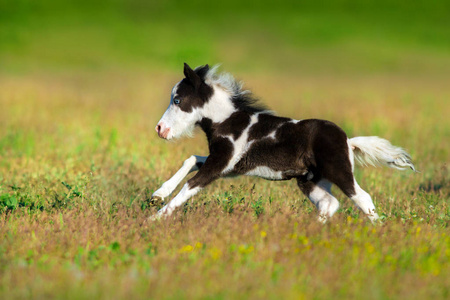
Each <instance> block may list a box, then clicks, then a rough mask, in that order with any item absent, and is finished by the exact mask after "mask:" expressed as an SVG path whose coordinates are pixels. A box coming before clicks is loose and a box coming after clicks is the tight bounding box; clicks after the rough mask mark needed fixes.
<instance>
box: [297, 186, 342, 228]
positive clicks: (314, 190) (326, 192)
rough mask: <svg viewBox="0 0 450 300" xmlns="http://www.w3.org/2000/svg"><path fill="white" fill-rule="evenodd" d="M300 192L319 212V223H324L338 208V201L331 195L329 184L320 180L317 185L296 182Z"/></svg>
mask: <svg viewBox="0 0 450 300" xmlns="http://www.w3.org/2000/svg"><path fill="white" fill-rule="evenodd" d="M297 183H298V186H299V188H300V190H301V191H302V192H303V193H304V194H305V195H306V196H307V197H308V198H309V200H311V202H312V203H313V204H314V205H315V206H316V207H317V210H318V211H319V221H320V222H322V223H325V222H326V221H327V219H328V218H330V217H331V216H333V214H334V213H335V212H336V211H337V209H338V208H339V201H338V200H337V199H336V198H334V197H333V195H332V194H331V182H329V181H328V180H326V179H322V180H320V181H319V182H317V183H314V182H312V181H307V182H303V181H301V180H297Z"/></svg>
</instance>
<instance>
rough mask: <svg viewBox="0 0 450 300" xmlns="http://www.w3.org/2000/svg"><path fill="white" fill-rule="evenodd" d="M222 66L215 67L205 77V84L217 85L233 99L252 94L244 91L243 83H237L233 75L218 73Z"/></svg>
mask: <svg viewBox="0 0 450 300" xmlns="http://www.w3.org/2000/svg"><path fill="white" fill-rule="evenodd" d="M219 67H220V65H215V66H213V67H212V68H211V69H209V70H208V72H207V73H206V75H205V82H206V83H207V84H209V85H215V86H218V87H220V88H222V89H223V90H225V91H226V92H228V93H229V94H230V95H231V97H232V98H238V97H240V96H244V95H246V94H250V91H249V90H244V89H243V85H244V83H243V82H242V81H237V80H236V79H235V78H234V77H233V75H231V74H230V73H226V72H221V73H219V72H218V69H219Z"/></svg>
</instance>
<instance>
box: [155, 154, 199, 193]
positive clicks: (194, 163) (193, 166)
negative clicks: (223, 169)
mask: <svg viewBox="0 0 450 300" xmlns="http://www.w3.org/2000/svg"><path fill="white" fill-rule="evenodd" d="M206 158H207V156H197V155H192V156H191V157H189V158H188V159H186V160H185V161H184V163H183V166H182V167H181V168H180V169H179V170H178V172H176V173H175V175H173V176H172V177H171V178H170V179H169V180H167V181H166V182H164V183H163V184H162V186H161V187H160V188H159V189H158V190H156V191H155V192H154V193H153V195H152V199H151V200H152V201H153V202H162V201H164V198H166V197H168V196H170V194H172V193H173V191H174V190H175V189H176V188H177V186H178V185H179V184H180V182H181V181H182V180H183V179H184V178H185V177H186V176H187V175H188V174H189V173H191V172H194V171H197V170H198V169H200V167H201V166H202V165H203V164H204V163H205V161H206Z"/></svg>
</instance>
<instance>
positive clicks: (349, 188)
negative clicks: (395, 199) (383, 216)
mask: <svg viewBox="0 0 450 300" xmlns="http://www.w3.org/2000/svg"><path fill="white" fill-rule="evenodd" d="M341 175H342V176H340V177H338V178H335V181H334V183H335V184H336V185H337V186H338V187H339V188H340V189H341V190H342V191H343V192H344V194H345V195H346V196H347V197H349V198H350V199H351V200H352V201H353V202H354V203H355V204H356V206H357V207H358V208H359V209H360V210H361V211H362V212H363V213H365V214H366V215H367V217H368V218H369V219H370V221H371V222H372V223H374V222H375V221H376V220H377V219H378V218H379V217H378V214H377V213H376V211H375V205H374V204H373V201H372V198H371V197H370V195H369V194H368V193H366V192H365V191H364V190H363V189H362V188H361V187H360V186H359V185H358V183H357V182H356V179H355V178H354V176H353V174H352V173H349V172H343V173H342V174H341Z"/></svg>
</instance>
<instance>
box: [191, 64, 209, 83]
mask: <svg viewBox="0 0 450 300" xmlns="http://www.w3.org/2000/svg"><path fill="white" fill-rule="evenodd" d="M194 71H195V73H197V75H198V76H200V78H201V79H202V80H205V76H206V73H208V71H209V65H204V66H201V67H198V68H196V69H195V70H194Z"/></svg>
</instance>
